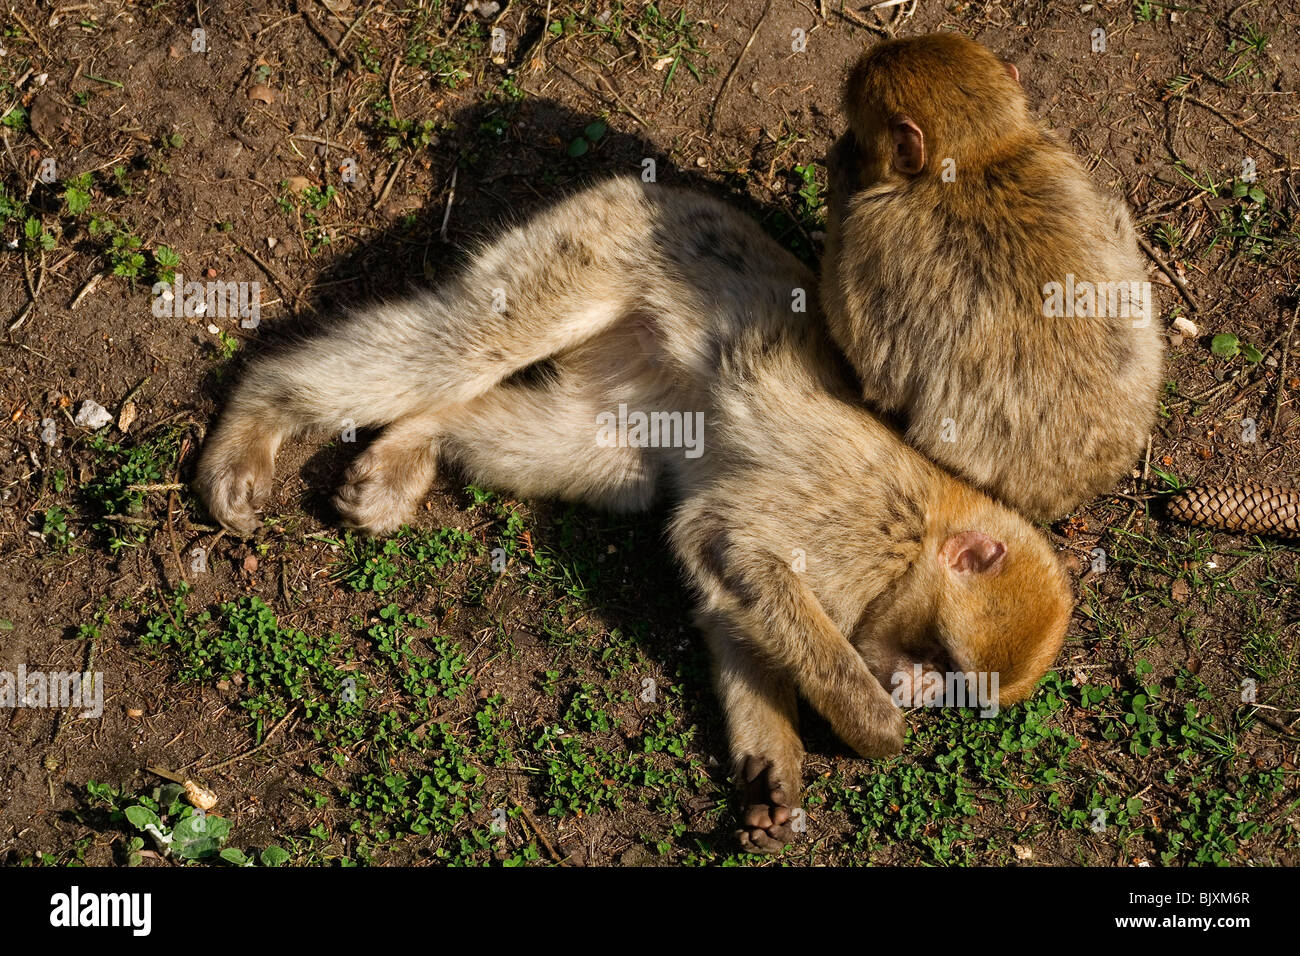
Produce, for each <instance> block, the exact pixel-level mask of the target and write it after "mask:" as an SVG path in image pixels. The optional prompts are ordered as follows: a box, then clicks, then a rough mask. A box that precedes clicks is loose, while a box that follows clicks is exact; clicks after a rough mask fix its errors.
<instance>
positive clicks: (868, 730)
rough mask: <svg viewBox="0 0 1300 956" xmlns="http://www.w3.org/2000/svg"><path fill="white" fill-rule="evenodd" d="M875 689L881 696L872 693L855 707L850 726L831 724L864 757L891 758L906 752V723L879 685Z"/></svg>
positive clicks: (839, 721)
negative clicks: (903, 751) (904, 749)
mask: <svg viewBox="0 0 1300 956" xmlns="http://www.w3.org/2000/svg"><path fill="white" fill-rule="evenodd" d="M873 684H874V682H873ZM872 690H873V691H879V693H878V694H877V693H872V694H870V696H869V698H868V700H867V701H865V702H864V704H863V706H860V707H856V708H854V710H853V713H852V715H851V716H852V719H851V721H849V722H848V723H847V725H846V723H845V722H844V721H843V720H837V721H832V724H831V725H832V726H833V727H834V728H835V732H836V733H837V734H839V736H840V738H841V739H842V740H843V741H844V742H845V743H846V744H848V745H849V746H850V747H852V748H853V749H854V750H856V751H857V752H858V753H859V754H861V755H862V756H864V757H892V756H893V755H894V754H896V753H898V752H899V751H901V750H902V749H903V734H904V732H905V731H906V730H907V720H906V718H904V716H903V712H902V711H901V710H900V709H899V708H898V707H896V706H894V702H893V701H892V700H890V699H889V697H888V696H887V695H885V693H884V691H883V690H882V689H881V688H880V685H879V684H874V687H873V688H872Z"/></svg>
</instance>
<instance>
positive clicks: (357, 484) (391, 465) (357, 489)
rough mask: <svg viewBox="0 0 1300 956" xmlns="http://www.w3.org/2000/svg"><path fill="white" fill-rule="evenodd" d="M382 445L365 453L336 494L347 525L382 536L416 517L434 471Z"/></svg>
mask: <svg viewBox="0 0 1300 956" xmlns="http://www.w3.org/2000/svg"><path fill="white" fill-rule="evenodd" d="M394 451H395V450H394V449H386V448H384V447H383V446H382V445H380V444H378V443H377V444H375V445H372V446H371V447H370V448H368V449H366V450H365V451H364V452H362V453H361V455H359V456H358V457H357V459H356V461H354V462H353V463H352V464H351V465H350V466H348V470H347V473H346V474H345V475H344V479H343V480H344V483H343V485H342V486H341V487H340V488H339V490H338V491H337V492H335V494H334V507H335V508H337V509H338V512H339V515H340V516H341V517H342V519H343V523H344V524H345V525H347V526H348V527H349V528H356V529H358V530H360V531H364V532H365V533H366V534H369V535H372V536H375V537H379V536H382V535H387V534H392V533H393V532H394V531H396V530H397V529H398V528H400V527H401V526H402V525H403V524H405V523H406V521H407V520H409V519H410V517H411V515H412V514H414V512H415V508H416V506H417V505H418V504H419V502H420V499H421V498H422V497H423V496H424V492H425V491H426V489H427V488H428V487H429V482H430V481H431V480H432V469H431V468H427V467H425V463H424V461H422V460H420V459H419V458H417V457H414V456H405V455H400V454H394Z"/></svg>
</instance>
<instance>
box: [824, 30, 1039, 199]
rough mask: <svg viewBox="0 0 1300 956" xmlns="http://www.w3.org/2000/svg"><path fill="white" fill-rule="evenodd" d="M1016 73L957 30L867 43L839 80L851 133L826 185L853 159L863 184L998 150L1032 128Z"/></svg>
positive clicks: (912, 174) (839, 146)
mask: <svg viewBox="0 0 1300 956" xmlns="http://www.w3.org/2000/svg"><path fill="white" fill-rule="evenodd" d="M1019 78H1020V74H1019V72H1018V71H1017V70H1016V68H1015V66H1013V65H1012V64H1009V63H1004V62H1003V61H1002V60H1000V59H998V57H997V56H995V55H994V54H993V52H992V51H990V50H989V49H988V48H986V47H984V46H981V45H980V44H978V43H976V42H975V41H974V40H969V39H967V38H966V37H963V36H959V35H958V34H955V33H932V34H927V35H925V36H918V37H907V38H905V39H897V40H887V41H885V42H884V43H880V44H877V45H876V46H874V47H872V48H871V49H870V50H868V51H867V52H866V53H864V54H863V55H862V57H861V58H860V59H859V60H858V62H857V63H856V64H855V65H854V66H853V68H852V70H851V71H850V73H849V76H848V80H847V82H846V83H845V86H844V100H843V106H844V112H845V114H846V115H847V116H848V119H849V133H848V134H846V136H845V138H844V139H843V140H841V142H840V143H839V144H837V147H836V150H833V151H832V155H831V157H829V159H828V164H829V165H830V166H831V169H832V192H834V191H835V180H836V178H837V176H836V172H835V170H836V167H837V166H840V165H842V164H852V165H854V166H856V167H857V169H858V174H857V178H858V180H859V181H860V183H861V184H863V185H865V184H868V183H873V182H879V181H881V180H883V179H886V178H898V177H901V178H910V177H915V176H919V175H921V174H923V173H926V172H930V173H935V172H937V171H938V170H939V169H940V167H941V166H942V164H943V163H944V162H945V161H947V160H951V161H952V162H953V163H955V164H956V168H958V169H961V168H963V166H964V165H965V164H969V163H971V162H974V161H976V160H977V159H978V158H979V157H985V156H990V155H996V154H997V153H998V152H1000V149H999V146H1000V144H1002V143H1003V142H1011V141H1014V140H1015V139H1016V138H1017V137H1018V136H1019V135H1021V134H1023V133H1024V132H1025V131H1027V130H1032V129H1033V120H1032V117H1031V116H1030V114H1029V110H1028V105H1027V103H1026V101H1025V94H1024V91H1023V90H1022V89H1021V88H1020V83H1019ZM966 168H969V166H966ZM842 177H843V174H841V175H840V177H839V178H842Z"/></svg>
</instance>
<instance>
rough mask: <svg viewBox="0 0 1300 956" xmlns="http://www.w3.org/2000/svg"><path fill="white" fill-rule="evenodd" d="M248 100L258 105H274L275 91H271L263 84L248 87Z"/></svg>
mask: <svg viewBox="0 0 1300 956" xmlns="http://www.w3.org/2000/svg"><path fill="white" fill-rule="evenodd" d="M248 98H249V99H250V100H257V101H258V102H259V103H274V102H275V90H273V89H271V88H270V87H269V86H267V85H266V84H265V83H258V84H257V85H256V86H251V87H249V89H248Z"/></svg>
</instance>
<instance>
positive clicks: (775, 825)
mask: <svg viewBox="0 0 1300 956" xmlns="http://www.w3.org/2000/svg"><path fill="white" fill-rule="evenodd" d="M695 623H696V626H697V627H699V629H700V631H701V632H702V633H703V634H704V636H705V638H706V639H707V641H708V643H709V650H710V652H711V654H712V656H713V676H714V684H715V685H716V687H717V691H718V698H719V699H720V700H721V702H722V709H723V712H724V714H725V715H726V718H727V736H728V739H729V742H730V745H731V770H732V774H733V776H734V777H735V778H736V782H737V783H738V784H739V785H740V788H741V798H742V800H743V801H744V806H743V809H742V810H741V814H740V819H741V824H742V829H741V830H740V832H739V836H740V841H741V845H742V846H744V847H745V848H746V849H748V850H752V851H753V852H757V853H779V852H780V851H781V850H782V849H783V848H784V847H785V844H787V843H789V842H790V841H791V840H792V839H794V833H795V814H796V813H797V812H798V807H799V796H800V792H801V789H802V788H801V785H800V784H801V779H800V771H801V765H802V763H803V742H802V741H801V740H800V739H799V729H798V705H797V702H796V699H795V686H794V683H793V681H791V680H790V679H789V678H788V677H786V676H785V675H784V674H783V673H779V672H777V671H775V670H774V669H773V668H771V667H770V666H768V665H767V664H765V663H764V662H763V661H761V660H759V659H758V658H757V657H756V656H755V655H754V654H753V653H752V652H751V651H750V650H749V649H748V648H747V647H746V646H745V644H744V641H743V638H742V637H741V635H740V633H739V631H738V630H737V627H736V623H735V622H734V621H733V620H732V619H731V618H730V617H728V616H727V615H724V614H709V613H704V614H700V615H698V616H697V618H696V621H695Z"/></svg>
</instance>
